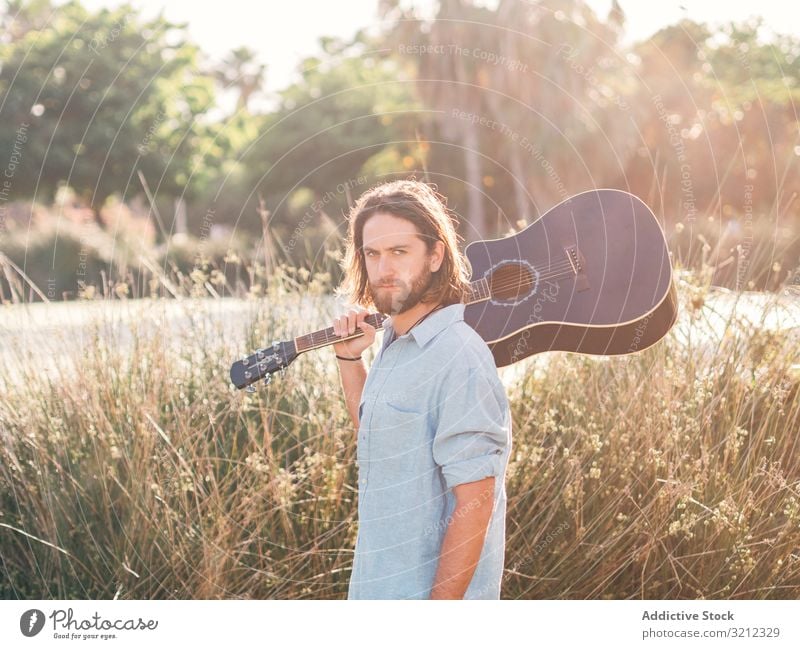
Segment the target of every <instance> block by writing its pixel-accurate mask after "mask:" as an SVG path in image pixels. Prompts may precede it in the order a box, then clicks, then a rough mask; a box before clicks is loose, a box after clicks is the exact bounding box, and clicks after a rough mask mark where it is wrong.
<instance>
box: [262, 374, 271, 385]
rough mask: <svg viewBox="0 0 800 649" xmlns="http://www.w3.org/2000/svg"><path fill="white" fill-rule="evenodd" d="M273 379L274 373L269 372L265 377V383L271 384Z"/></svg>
mask: <svg viewBox="0 0 800 649" xmlns="http://www.w3.org/2000/svg"><path fill="white" fill-rule="evenodd" d="M271 380H272V374H267V375H266V376H265V377H264V385H269V382H270V381H271Z"/></svg>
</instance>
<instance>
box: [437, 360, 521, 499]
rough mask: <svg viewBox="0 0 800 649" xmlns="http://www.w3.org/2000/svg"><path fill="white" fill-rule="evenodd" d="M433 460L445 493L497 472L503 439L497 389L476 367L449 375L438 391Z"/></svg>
mask: <svg viewBox="0 0 800 649" xmlns="http://www.w3.org/2000/svg"><path fill="white" fill-rule="evenodd" d="M437 411H438V421H437V425H436V433H435V436H434V439H433V459H434V461H435V462H436V464H437V465H439V467H441V470H442V474H443V476H444V480H445V483H446V485H447V488H448V489H452V488H453V487H455V486H457V485H460V484H464V483H466V482H475V481H476V480H481V479H483V478H488V477H489V476H499V475H500V474H501V472H502V466H503V464H502V456H503V453H504V451H505V450H506V449H507V447H508V444H509V442H510V440H509V425H510V423H509V420H510V415H509V412H508V401H507V400H506V398H505V393H504V392H503V386H502V384H500V383H499V379H497V382H495V381H493V380H491V379H490V377H488V376H487V374H486V372H485V371H484V370H482V369H480V368H474V367H473V368H470V369H469V371H468V372H460V373H458V374H451V375H450V376H449V377H448V378H447V379H446V380H445V381H444V384H443V386H442V390H441V392H440V399H439V404H438V408H437Z"/></svg>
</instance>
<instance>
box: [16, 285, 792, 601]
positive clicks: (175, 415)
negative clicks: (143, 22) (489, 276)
mask: <svg viewBox="0 0 800 649" xmlns="http://www.w3.org/2000/svg"><path fill="white" fill-rule="evenodd" d="M310 279H311V281H308V280H309V278H307V277H303V276H301V275H298V274H297V273H293V272H289V271H287V270H284V271H283V272H282V273H281V274H279V275H278V276H276V277H273V278H272V279H271V280H270V281H269V282H268V283H267V288H266V289H265V292H264V294H263V295H261V296H259V297H257V298H250V299H247V298H246V297H245V296H241V297H240V298H238V299H212V298H206V299H191V298H190V296H188V295H187V297H186V298H184V299H181V300H174V299H170V300H164V299H161V300H158V299H153V300H141V301H138V300H124V299H123V300H118V299H114V300H104V301H103V300H101V301H83V302H75V303H62V304H57V305H36V306H35V307H24V306H21V305H19V306H13V307H4V308H2V309H0V330H1V331H2V334H3V339H4V344H3V348H2V351H0V361H2V364H1V365H0V388H1V389H2V394H3V397H2V399H1V400H0V436H2V440H1V442H0V497H1V498H2V506H0V563H2V579H0V596H2V597H3V598H64V599H71V598H142V599H149V598H182V599H183V598H231V599H236V598H287V599H289V598H323V599H327V598H343V597H345V595H346V591H347V583H348V579H349V575H350V565H351V562H352V554H353V547H354V544H355V535H356V525H357V519H356V497H357V491H356V486H355V485H356V467H355V433H354V431H353V430H352V425H351V423H350V421H349V418H348V415H347V413H346V410H345V407H344V402H343V399H342V397H341V391H340V386H339V379H338V375H337V370H336V367H335V364H334V363H333V361H332V358H333V353H332V350H330V349H326V350H322V351H320V352H315V353H311V354H305V355H303V356H301V357H300V358H299V359H298V360H297V361H296V362H295V363H294V364H293V365H292V366H291V367H290V368H289V369H288V370H287V372H286V373H285V374H284V375H283V376H282V377H280V378H279V379H276V380H274V381H273V382H272V383H271V384H270V385H269V386H268V387H261V388H259V390H258V391H257V392H256V393H254V394H252V395H251V394H247V393H244V392H238V391H236V390H234V389H233V388H232V387H231V386H230V385H229V382H228V376H227V371H228V367H229V366H230V363H231V362H232V361H233V360H235V359H236V358H239V357H240V356H241V355H242V354H243V353H246V352H249V351H252V350H253V349H255V348H256V347H261V346H263V345H264V344H265V343H268V342H271V341H272V340H273V339H281V340H282V339H287V338H289V337H292V336H296V335H299V334H300V333H305V332H308V331H310V330H312V329H316V328H320V327H324V326H328V325H329V324H330V321H331V319H332V317H333V315H334V314H335V313H338V312H340V311H341V309H342V308H343V306H342V305H339V304H338V303H337V302H336V301H335V300H333V299H332V298H331V297H329V293H330V288H331V287H330V286H329V285H328V284H329V280H328V279H327V277H323V276H320V277H314V278H310ZM299 287H302V288H303V293H304V295H305V297H304V298H303V299H302V300H299V299H297V298H295V297H294V296H295V295H297V294H298V288H299ZM678 288H679V295H680V300H681V317H680V321H679V323H678V325H677V326H676V328H674V329H673V331H672V332H671V333H670V334H669V335H668V336H667V337H666V338H665V339H664V340H662V341H661V342H660V343H659V344H657V345H655V346H654V347H652V348H650V349H647V350H644V351H642V352H640V353H638V354H635V355H631V356H626V357H615V358H610V359H595V358H590V357H585V356H580V355H575V354H566V353H552V354H544V355H541V356H539V357H536V358H534V359H529V360H527V361H524V362H522V363H519V364H517V365H516V366H514V367H513V368H511V369H510V370H508V371H506V370H504V371H503V372H502V377H503V380H504V382H505V384H506V386H507V388H508V392H509V398H510V401H511V404H512V412H513V419H514V439H513V447H514V451H513V453H512V460H511V464H510V466H509V474H508V476H507V490H508V502H509V508H508V517H507V546H506V574H505V578H504V585H503V598H572V599H583V598H605V599H611V598H613V599H623V598H647V599H662V598H664V599H669V598H708V599H712V598H743V599H762V598H795V597H798V596H800V452H798V451H799V450H800V449H799V448H798V431H799V430H800V405H799V404H800V399H798V385H799V384H800V342H799V341H800V336H799V335H798V332H800V306H798V298H796V297H787V296H785V297H783V298H781V301H780V302H777V301H776V300H777V298H776V297H774V296H769V295H766V294H744V295H734V294H731V293H727V292H724V293H719V292H714V291H709V290H708V287H707V286H705V285H704V283H703V282H702V281H700V280H699V279H698V278H697V277H696V276H693V275H690V274H687V273H682V274H681V275H680V279H679V285H678ZM773 303H774V306H770V304H773ZM762 314H763V315H764V317H761V316H762ZM748 318H749V319H748ZM374 347H377V345H376V346H374ZM367 358H368V360H369V359H371V355H370V353H368V354H367Z"/></svg>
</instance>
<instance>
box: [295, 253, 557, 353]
mask: <svg viewBox="0 0 800 649" xmlns="http://www.w3.org/2000/svg"><path fill="white" fill-rule="evenodd" d="M567 270H569V271H570V272H569V273H565V271H567ZM549 271H550V272H549V274H546V275H540V276H539V277H538V278H537V279H535V280H533V281H526V282H514V281H512V282H510V283H508V284H498V285H491V288H492V289H493V290H498V291H503V290H506V289H510V288H514V287H517V288H525V287H528V286H531V285H533V284H535V283H536V282H537V281H543V280H548V279H555V278H556V277H559V276H564V277H567V276H569V275H571V274H572V273H573V266H572V264H571V263H570V262H569V261H567V262H564V263H563V264H562V265H561V267H560V268H559V267H558V266H553V267H552V268H550V269H549ZM473 292H474V291H473ZM327 332H328V330H327V329H323V330H322V331H319V332H312V333H310V334H305V335H304V336H300V338H305V337H310V338H311V344H318V343H320V342H321V343H325V344H329V343H332V342H338V341H339V340H341V339H342V338H341V337H340V336H334V337H332V338H331V337H330V335H329V334H328V333H327ZM320 334H324V336H325V339H324V340H322V341H317V340H316V339H315V335H320Z"/></svg>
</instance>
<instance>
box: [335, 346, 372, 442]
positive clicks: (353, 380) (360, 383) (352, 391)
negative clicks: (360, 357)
mask: <svg viewBox="0 0 800 649" xmlns="http://www.w3.org/2000/svg"><path fill="white" fill-rule="evenodd" d="M339 374H340V376H341V379H342V391H343V392H344V401H345V404H346V405H347V411H348V412H349V413H350V419H352V420H353V425H354V426H355V428H356V431H357V430H358V426H359V421H358V404H359V403H361V393H362V392H363V391H364V383H366V381H367V370H366V368H365V367H364V362H363V361H342V360H340V361H339Z"/></svg>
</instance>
